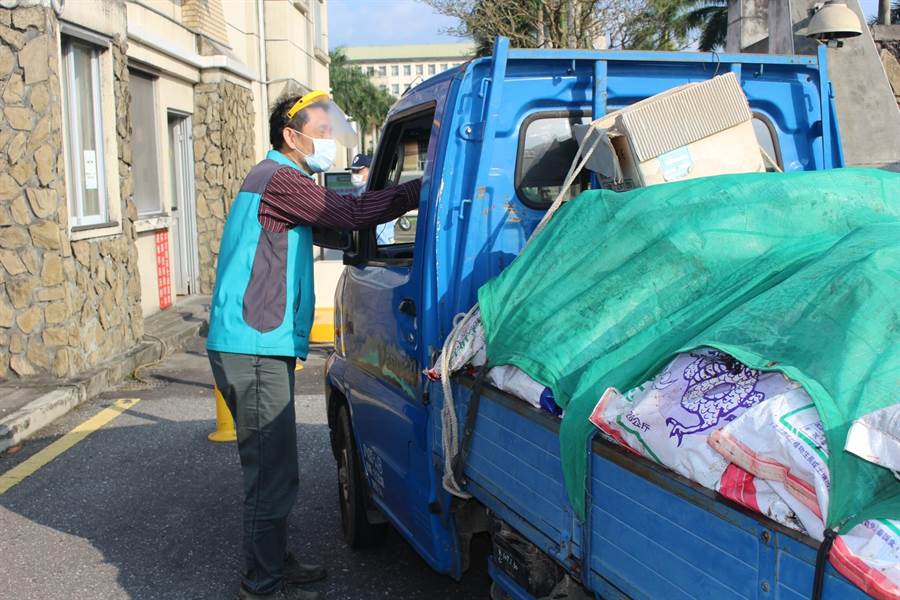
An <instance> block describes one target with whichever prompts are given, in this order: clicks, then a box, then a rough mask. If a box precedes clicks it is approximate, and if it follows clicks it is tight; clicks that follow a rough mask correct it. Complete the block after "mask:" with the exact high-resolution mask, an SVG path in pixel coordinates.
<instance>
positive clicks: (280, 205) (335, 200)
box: [259, 167, 422, 233]
mask: <svg viewBox="0 0 900 600" xmlns="http://www.w3.org/2000/svg"><path fill="white" fill-rule="evenodd" d="M421 189H422V180H421V179H416V180H414V181H408V182H406V183H404V184H401V185H398V186H395V187H390V188H387V189H384V190H378V191H375V192H364V193H363V194H360V195H359V196H358V197H357V196H353V195H351V194H348V195H342V194H338V193H336V192H333V191H331V190H329V189H326V188H324V187H322V186H321V185H319V184H317V183H316V182H315V181H313V180H312V179H310V178H309V177H307V176H306V175H304V174H303V173H301V172H300V171H298V170H297V169H292V168H291V167H283V168H281V169H278V170H277V171H275V174H274V175H273V176H272V178H271V179H270V180H269V183H268V185H267V186H266V190H265V191H264V192H263V195H262V198H261V199H260V203H259V223H260V225H262V226H263V228H264V229H266V230H267V231H272V232H275V233H280V232H284V231H287V230H288V229H290V228H291V227H294V226H295V225H318V226H320V227H326V228H328V229H345V230H351V229H366V228H368V227H372V226H374V225H377V224H379V223H385V222H387V221H390V220H391V219H396V218H397V217H399V216H401V215H403V214H404V213H407V212H409V211H411V210H414V209H416V208H418V207H419V192H420V191H421Z"/></svg>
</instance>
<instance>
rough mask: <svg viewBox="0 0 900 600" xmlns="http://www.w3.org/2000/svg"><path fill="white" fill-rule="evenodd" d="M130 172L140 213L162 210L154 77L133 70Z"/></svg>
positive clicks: (129, 79) (130, 81)
mask: <svg viewBox="0 0 900 600" xmlns="http://www.w3.org/2000/svg"><path fill="white" fill-rule="evenodd" d="M128 81H129V83H128V88H129V91H130V92H131V126H132V133H131V148H132V150H131V152H132V162H131V171H132V173H133V174H134V204H135V206H137V211H138V214H139V215H155V214H159V213H161V212H162V211H163V208H162V197H161V194H160V187H159V173H160V171H161V169H160V165H159V141H158V139H157V137H158V136H157V129H158V127H157V123H156V95H155V93H154V88H155V80H154V79H152V78H150V77H148V76H146V75H144V74H143V73H139V72H137V71H130V72H129V78H128Z"/></svg>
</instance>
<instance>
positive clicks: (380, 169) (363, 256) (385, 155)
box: [354, 100, 437, 267]
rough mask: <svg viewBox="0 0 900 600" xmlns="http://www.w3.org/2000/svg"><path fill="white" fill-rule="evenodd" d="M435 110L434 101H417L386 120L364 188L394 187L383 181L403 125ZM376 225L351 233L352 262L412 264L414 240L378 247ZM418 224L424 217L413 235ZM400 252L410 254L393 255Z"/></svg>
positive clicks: (394, 264)
mask: <svg viewBox="0 0 900 600" xmlns="http://www.w3.org/2000/svg"><path fill="white" fill-rule="evenodd" d="M436 111H437V102H436V101H435V100H432V101H430V102H425V103H423V104H419V105H418V106H413V107H411V108H409V109H408V110H404V111H403V112H401V113H398V114H397V115H395V116H394V117H393V118H392V119H391V120H390V122H388V123H386V124H385V126H384V130H383V134H382V141H383V142H384V143H380V144H379V145H378V153H377V154H376V156H375V161H374V162H373V164H372V172H371V175H370V181H371V182H372V185H370V187H369V188H368V190H369V191H372V190H383V189H387V188H388V187H394V186H396V185H397V182H396V181H393V182H391V183H390V185H388V183H389V182H388V181H387V176H388V175H389V174H390V171H391V166H392V163H391V159H392V158H393V157H394V156H395V155H396V149H397V145H398V143H399V141H400V140H401V139H402V138H403V132H404V131H405V129H406V125H407V124H408V123H410V122H414V121H416V120H419V119H422V118H423V117H427V116H429V115H430V116H431V118H432V121H433V120H434V115H435V113H436ZM433 133H434V126H433V125H432V129H431V131H430V132H429V134H428V145H427V148H428V150H431V148H432V144H433V143H434V142H435V140H434V136H433V135H432V134H433ZM388 147H390V151H388V150H387V148H388ZM426 156H427V152H426ZM427 166H428V165H427V159H426V167H427ZM401 173H402V169H401V170H400V171H398V173H397V180H399V177H400V174H401ZM426 175H427V168H426V169H425V171H424V172H423V173H422V176H423V177H425V176H426ZM398 218H399V217H398ZM376 227H377V226H375V227H371V228H369V229H364V230H360V231H358V232H357V233H356V234H355V238H356V240H355V241H356V244H355V245H356V247H357V248H358V251H359V262H358V263H354V264H358V266H371V267H388V266H404V265H408V266H412V264H413V260H414V258H415V255H414V252H413V250H414V248H415V242H412V243H405V244H391V245H388V246H381V247H379V246H378V243H377V239H376V235H375V229H376ZM419 227H424V220H422V221H420V220H419V219H418V218H417V219H416V238H418V235H419ZM379 248H390V249H391V250H390V251H389V252H388V253H381V252H379ZM400 253H409V254H410V255H409V256H396V254H400Z"/></svg>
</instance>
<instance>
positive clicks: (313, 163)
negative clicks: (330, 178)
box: [291, 128, 337, 173]
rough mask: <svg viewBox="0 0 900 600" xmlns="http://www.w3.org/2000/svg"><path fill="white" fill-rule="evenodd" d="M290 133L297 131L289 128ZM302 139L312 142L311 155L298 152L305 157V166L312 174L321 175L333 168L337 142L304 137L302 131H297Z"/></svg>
mask: <svg viewBox="0 0 900 600" xmlns="http://www.w3.org/2000/svg"><path fill="white" fill-rule="evenodd" d="M291 130H292V131H297V130H296V129H294V128H291ZM297 133H299V134H300V135H302V136H303V137H308V138H309V139H311V140H312V143H313V151H312V154H306V153H305V152H303V150H300V149H299V148H298V150H299V151H300V152H301V153H303V155H304V156H305V157H306V166H308V167H309V169H310V170H311V171H312V172H313V173H322V172H325V171H327V170H328V169H330V168H331V167H333V166H334V159H335V157H337V142H335V141H334V140H331V139H327V138H314V137H310V136H308V135H306V134H305V133H303V132H302V131H297Z"/></svg>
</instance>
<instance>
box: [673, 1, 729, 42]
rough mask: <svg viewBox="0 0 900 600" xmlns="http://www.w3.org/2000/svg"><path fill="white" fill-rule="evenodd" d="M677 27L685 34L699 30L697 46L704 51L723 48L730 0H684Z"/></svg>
mask: <svg viewBox="0 0 900 600" xmlns="http://www.w3.org/2000/svg"><path fill="white" fill-rule="evenodd" d="M680 4H681V5H682V11H681V13H680V14H679V15H678V18H677V21H676V29H678V30H679V31H681V32H683V34H684V35H685V36H688V35H690V34H691V32H694V31H698V32H699V34H700V37H699V38H698V39H697V46H698V48H699V49H700V50H702V51H704V52H709V51H710V50H715V49H717V48H723V47H724V46H725V38H726V37H727V35H728V2H726V1H722V0H682V1H681V2H680Z"/></svg>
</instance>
